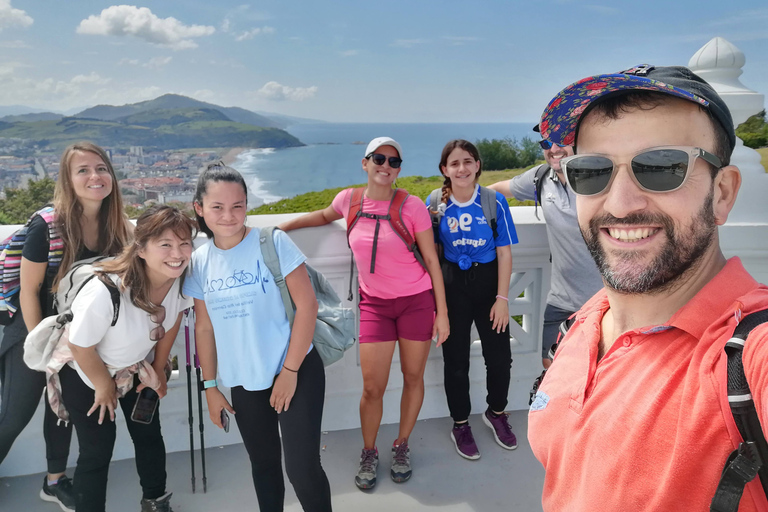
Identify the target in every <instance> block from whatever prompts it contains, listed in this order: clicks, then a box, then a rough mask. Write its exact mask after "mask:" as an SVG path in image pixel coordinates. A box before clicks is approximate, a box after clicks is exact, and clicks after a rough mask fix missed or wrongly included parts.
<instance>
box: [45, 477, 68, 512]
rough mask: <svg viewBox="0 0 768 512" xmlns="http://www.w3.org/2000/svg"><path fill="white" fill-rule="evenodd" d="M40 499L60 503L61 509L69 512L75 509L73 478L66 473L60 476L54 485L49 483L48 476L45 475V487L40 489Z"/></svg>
mask: <svg viewBox="0 0 768 512" xmlns="http://www.w3.org/2000/svg"><path fill="white" fill-rule="evenodd" d="M40 499H41V500H44V501H50V502H51V503H58V505H59V506H60V507H61V510H64V512H68V511H70V510H75V495H74V493H73V492H72V479H70V478H68V477H67V476H66V475H65V476H62V477H61V478H59V481H58V482H56V483H55V484H53V485H48V477H47V476H44V477H43V488H42V489H41V490H40Z"/></svg>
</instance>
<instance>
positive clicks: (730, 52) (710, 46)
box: [688, 37, 747, 76]
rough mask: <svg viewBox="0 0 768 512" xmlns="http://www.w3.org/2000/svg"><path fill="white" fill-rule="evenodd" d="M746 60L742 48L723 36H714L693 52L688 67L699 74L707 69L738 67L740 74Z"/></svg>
mask: <svg viewBox="0 0 768 512" xmlns="http://www.w3.org/2000/svg"><path fill="white" fill-rule="evenodd" d="M746 61H747V60H746V59H745V58H744V53H743V52H742V51H741V50H739V49H738V48H736V47H735V46H734V45H733V44H731V43H730V42H728V41H726V40H725V39H723V38H722V37H714V38H712V39H711V40H710V41H709V42H708V43H707V44H705V45H704V46H702V47H701V48H700V49H699V51H697V52H696V53H694V54H693V57H691V60H689V61H688V67H689V68H690V69H691V71H693V72H694V73H696V74H698V75H700V74H701V71H707V70H714V69H737V70H738V71H739V72H738V75H736V76H739V75H741V68H742V67H743V66H744V64H745V63H746Z"/></svg>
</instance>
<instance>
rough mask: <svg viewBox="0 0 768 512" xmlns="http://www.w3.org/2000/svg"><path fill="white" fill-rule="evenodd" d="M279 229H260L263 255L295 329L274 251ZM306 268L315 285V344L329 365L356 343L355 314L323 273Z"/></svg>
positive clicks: (289, 297)
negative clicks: (275, 234)
mask: <svg viewBox="0 0 768 512" xmlns="http://www.w3.org/2000/svg"><path fill="white" fill-rule="evenodd" d="M276 229H277V228H276V227H275V226H269V227H266V228H262V229H261V232H260V233H259V241H260V242H261V254H262V255H263V256H264V263H265V264H266V265H267V268H268V269H269V271H270V273H271V274H272V277H273V278H274V279H275V284H276V285H277V287H278V289H279V290H280V295H281V297H282V298H283V305H284V306H285V313H286V314H287V315H288V321H289V322H290V323H291V326H293V317H294V314H295V311H294V304H293V300H292V299H291V295H290V293H289V292H288V287H287V286H286V284H285V278H284V277H283V274H282V272H281V271H280V260H279V259H278V256H277V251H276V250H275V240H274V238H273V236H274V231H275V230H276ZM305 266H306V267H307V273H308V274H309V280H310V281H311V282H312V288H313V289H314V290H315V296H316V297H317V306H318V309H317V321H316V322H315V334H314V336H313V338H312V343H313V344H314V345H315V349H317V352H318V354H320V358H321V359H322V360H323V364H324V365H325V366H328V365H330V364H333V363H335V362H336V361H338V360H339V359H341V358H342V357H344V352H346V351H347V350H348V349H349V348H350V347H352V345H354V344H355V315H354V313H353V312H352V309H351V308H345V307H343V306H342V304H341V299H339V296H338V294H336V291H335V290H334V289H333V287H332V286H331V283H329V282H328V280H327V279H326V278H325V276H324V275H323V274H321V273H320V272H318V271H317V270H315V269H314V268H312V267H311V266H309V265H307V264H305Z"/></svg>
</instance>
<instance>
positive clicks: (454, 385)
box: [442, 260, 512, 421]
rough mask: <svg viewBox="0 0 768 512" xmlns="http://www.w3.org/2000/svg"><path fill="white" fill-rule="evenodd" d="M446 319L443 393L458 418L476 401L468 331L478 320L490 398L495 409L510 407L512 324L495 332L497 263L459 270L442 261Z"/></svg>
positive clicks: (492, 408)
mask: <svg viewBox="0 0 768 512" xmlns="http://www.w3.org/2000/svg"><path fill="white" fill-rule="evenodd" d="M442 270H443V279H444V281H445V295H446V302H447V303H448V319H449V320H450V323H451V334H450V335H449V336H448V339H447V340H445V343H443V345H442V347H443V362H444V378H445V395H446V398H447V399H448V410H449V411H450V413H451V418H453V420H454V421H465V420H466V419H467V418H469V414H470V412H471V409H472V404H471V402H470V399H469V351H470V347H471V344H472V340H471V339H470V333H471V329H472V322H473V321H474V323H475V327H477V332H478V334H480V341H481V344H482V349H483V359H484V360H485V368H486V390H487V393H488V394H487V395H486V399H485V400H486V402H487V403H488V406H489V407H490V408H491V410H493V411H497V412H501V411H503V410H504V409H506V407H507V394H508V393H509V380H510V366H511V365H512V351H511V348H510V345H509V326H507V328H506V329H504V330H503V331H501V332H500V333H497V332H496V331H495V330H493V329H492V326H493V324H492V322H491V320H490V314H491V308H492V307H493V304H494V303H495V302H496V292H497V290H498V275H499V269H498V263H497V260H493V261H492V262H490V263H479V264H474V265H473V266H472V267H470V268H469V269H468V270H461V269H460V268H459V266H458V265H456V264H455V263H451V262H449V261H444V262H443V264H442Z"/></svg>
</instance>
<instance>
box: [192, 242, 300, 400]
mask: <svg viewBox="0 0 768 512" xmlns="http://www.w3.org/2000/svg"><path fill="white" fill-rule="evenodd" d="M259 233H260V231H259V229H257V228H253V229H251V231H250V232H249V233H248V236H246V237H245V239H244V240H243V241H242V242H240V243H239V244H237V245H236V246H235V247H233V248H231V249H228V250H226V251H225V250H222V249H219V248H218V247H216V245H214V243H213V240H209V241H208V242H207V243H206V244H205V245H203V246H202V247H200V248H198V249H197V250H196V251H195V252H194V253H193V254H192V262H191V265H190V274H189V277H188V278H187V279H186V281H185V282H184V294H186V295H190V296H192V297H194V298H195V299H199V300H204V301H205V307H206V309H207V310H208V316H210V318H211V323H212V324H213V333H214V336H215V337H216V356H217V359H218V363H219V378H220V379H221V383H222V384H223V385H225V386H227V387H230V388H231V387H233V386H243V387H244V388H245V389H247V390H248V391H259V390H263V389H268V388H269V387H270V386H272V382H273V380H274V378H275V375H277V374H278V373H279V372H280V369H281V368H282V366H283V362H284V360H285V355H286V353H287V352H288V341H289V340H290V336H291V327H290V324H289V323H288V317H287V315H286V314H285V307H284V306H283V301H282V299H281V297H280V290H279V289H278V288H277V285H276V284H275V281H274V279H273V278H272V274H271V273H270V272H269V270H268V269H267V266H266V265H265V264H264V257H263V256H262V254H261V244H260V241H259ZM274 240H275V249H276V250H277V255H278V257H279V259H280V270H281V271H282V273H283V276H287V275H288V274H290V273H291V272H293V271H294V270H295V269H296V268H297V267H298V266H299V265H301V264H302V263H304V261H305V260H306V257H305V256H304V254H302V252H301V251H300V250H299V248H298V247H296V245H295V244H294V243H293V241H291V239H290V238H289V237H288V235H286V234H285V233H284V232H282V231H279V230H275V232H274Z"/></svg>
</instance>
